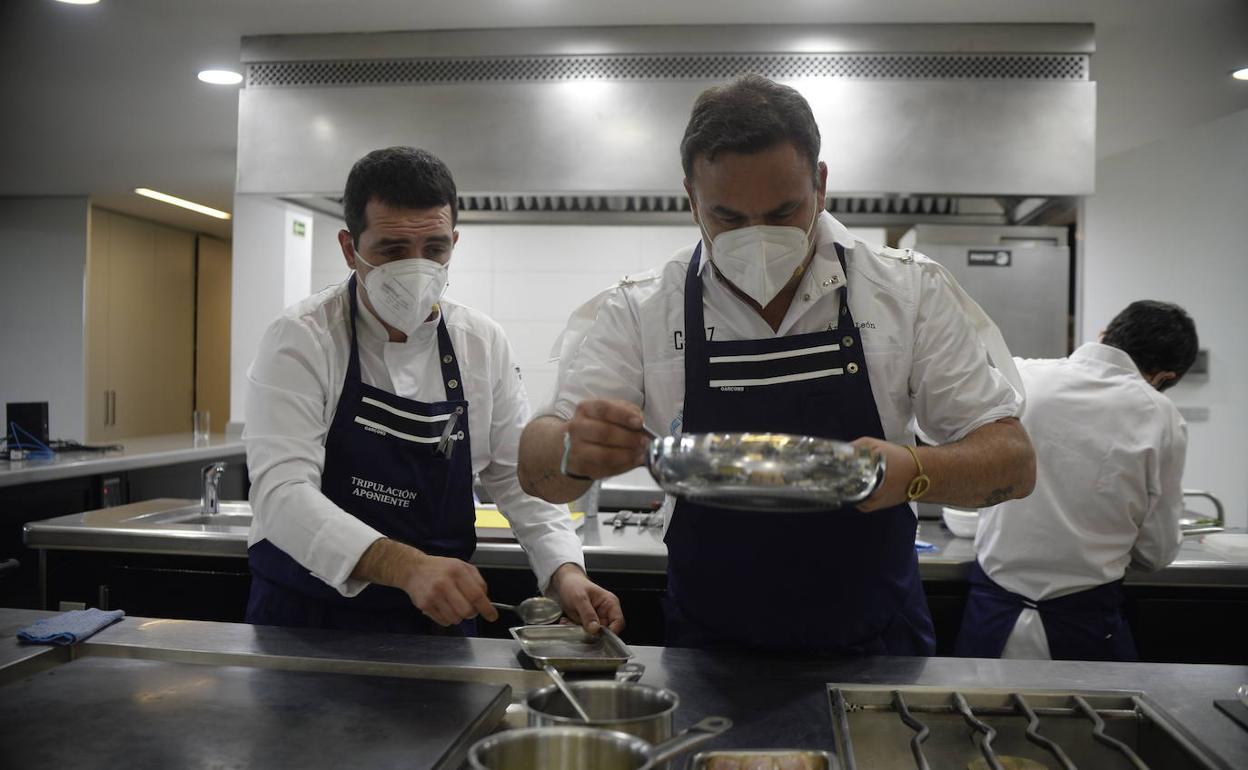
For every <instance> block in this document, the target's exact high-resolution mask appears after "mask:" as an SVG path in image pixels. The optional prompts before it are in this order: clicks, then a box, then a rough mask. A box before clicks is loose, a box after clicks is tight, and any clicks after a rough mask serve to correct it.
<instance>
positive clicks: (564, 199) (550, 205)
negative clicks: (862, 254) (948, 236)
mask: <svg viewBox="0 0 1248 770" xmlns="http://www.w3.org/2000/svg"><path fill="white" fill-rule="evenodd" d="M459 210H460V211H461V212H478V211H506V212H569V211H599V212H614V213H639V212H641V213H646V212H654V213H664V212H670V213H679V212H687V211H689V198H688V197H686V196H684V195H605V196H604V195H598V196H595V195H461V196H460V197H459ZM827 210H828V211H830V212H831V213H833V214H902V215H906V214H915V215H919V214H922V215H933V214H935V215H955V214H957V213H958V199H957V198H952V197H947V196H917V195H907V196H900V195H895V196H887V197H883V196H882V197H870V198H844V197H831V198H828V200H827Z"/></svg>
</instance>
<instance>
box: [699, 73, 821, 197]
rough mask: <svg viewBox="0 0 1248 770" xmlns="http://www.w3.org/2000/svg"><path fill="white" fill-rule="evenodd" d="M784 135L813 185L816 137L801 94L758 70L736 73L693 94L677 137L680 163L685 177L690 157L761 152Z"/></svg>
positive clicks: (816, 168) (816, 165)
mask: <svg viewBox="0 0 1248 770" xmlns="http://www.w3.org/2000/svg"><path fill="white" fill-rule="evenodd" d="M785 141H788V142H792V143H793V145H794V146H795V147H796V148H797V150H798V152H800V153H802V154H803V155H805V156H806V159H807V160H809V161H810V167H811V175H812V178H813V179H814V181H815V185H816V186H818V184H819V146H820V141H821V140H820V137H819V126H818V125H817V124H816V123H815V115H814V113H813V112H811V110H810V105H809V104H808V103H807V102H806V99H805V98H804V97H803V96H802V95H801V94H800V93H798V92H797V89H794V88H790V87H789V86H784V85H780V84H779V83H776V82H774V81H772V80H769V79H767V78H765V77H763V76H762V75H754V74H749V75H740V76H738V77H736V78H734V79H733V80H731V81H729V82H727V83H724V84H722V85H718V86H714V87H712V88H708V89H706V90H705V91H703V92H702V93H701V94H700V95H699V96H698V100H697V101H696V102H694V104H693V112H692V113H691V114H690V115H689V125H687V126H686V127H685V136H684V138H683V139H681V140H680V164H681V166H683V167H684V169H685V178H686V179H693V162H694V160H696V159H697V158H698V156H700V155H705V156H706V159H707V160H709V161H713V160H715V156H716V155H717V154H719V153H721V152H740V153H746V154H750V153H756V152H762V151H763V150H768V149H771V148H772V147H775V146H776V145H777V144H780V143H781V142H785Z"/></svg>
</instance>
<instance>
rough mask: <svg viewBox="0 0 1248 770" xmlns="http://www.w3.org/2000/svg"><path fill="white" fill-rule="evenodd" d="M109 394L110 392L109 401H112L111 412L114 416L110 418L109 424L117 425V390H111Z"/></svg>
mask: <svg viewBox="0 0 1248 770" xmlns="http://www.w3.org/2000/svg"><path fill="white" fill-rule="evenodd" d="M108 394H109V403H110V407H109V413H110V414H111V415H112V417H110V418H109V423H108V424H109V425H112V426H116V425H117V391H115V390H110V391H108Z"/></svg>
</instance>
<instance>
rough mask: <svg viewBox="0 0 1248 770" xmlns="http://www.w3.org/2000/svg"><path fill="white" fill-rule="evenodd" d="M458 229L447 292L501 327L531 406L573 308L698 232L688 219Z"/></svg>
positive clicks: (662, 258) (543, 393)
mask: <svg viewBox="0 0 1248 770" xmlns="http://www.w3.org/2000/svg"><path fill="white" fill-rule="evenodd" d="M459 230H460V237H459V243H458V245H457V246H456V248H455V256H454V258H453V259H452V261H451V286H450V288H449V289H448V290H447V294H448V295H449V296H451V297H453V298H455V299H457V300H459V301H461V302H463V303H465V304H468V305H471V306H473V307H475V308H477V309H478V310H481V311H483V312H485V313H486V314H487V315H489V316H491V317H492V318H494V320H496V321H498V322H499V323H500V324H501V325H502V326H503V328H504V329H505V330H506V332H507V338H508V339H509V340H510V341H511V345H512V348H513V349H514V350H515V351H516V360H517V362H518V363H519V365H520V369H521V372H522V374H523V377H524V383H525V387H526V389H527V390H528V394H529V401H530V402H531V403H532V404H533V406H534V408H538V407H540V405H542V404H544V403H545V402H546V401H548V400H549V399H550V396H551V392H552V391H553V389H554V383H555V372H556V370H555V365H554V364H552V363H550V361H549V356H550V348H551V346H552V345H553V344H554V341H555V338H556V337H558V335H559V332H560V331H562V329H563V326H564V324H565V323H566V322H567V319H568V316H569V315H571V314H572V311H573V310H575V309H576V308H577V307H578V306H579V305H580V304H581V303H583V302H585V301H586V300H588V299H589V298H590V297H592V296H593V295H594V294H597V293H598V292H599V291H601V290H603V289H605V288H607V287H609V286H611V285H612V284H614V283H615V282H617V281H619V280H620V278H622V277H624V276H625V275H627V274H629V273H636V272H639V271H641V270H646V269H649V268H651V267H658V266H660V265H662V264H663V263H664V262H666V261H667V259H668V257H670V256H671V255H672V254H673V253H674V252H675V251H676V250H677V249H679V248H681V247H683V246H688V245H689V244H692V243H694V242H695V241H696V240H697V238H698V231H697V228H696V227H694V226H693V225H692V224H690V225H681V226H670V225H649V226H614V225H594V226H575V225H483V224H475V225H474V224H467V225H461V226H460V228H459Z"/></svg>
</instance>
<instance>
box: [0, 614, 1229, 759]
mask: <svg viewBox="0 0 1248 770" xmlns="http://www.w3.org/2000/svg"><path fill="white" fill-rule="evenodd" d="M46 614H47V613H38V612H31V611H18V610H0V681H13V678H14V677H18V676H24V675H27V674H28V673H29V672H33V671H38V670H40V669H42V668H45V667H47V666H50V665H53V662H54V660H59V659H65V658H67V657H68V656H67V655H66V652H65V650H63V649H52V648H37V649H38V650H39V652H38V654H36V655H33V656H31V655H27V654H26V653H25V651H26V650H29V649H30V648H22V647H21V646H20V645H18V643H17V642H16V641H15V640H14V639H13V637H12V629H15V628H16V627H18V626H19V625H21V624H24V623H26V622H30V621H32V620H34V619H35V618H37V617H41V616H44V615H46ZM625 638H626V639H627V631H626V633H625ZM15 649H16V650H19V651H20V653H19V652H15ZM633 650H634V652H635V653H636V659H637V661H638V662H640V663H643V664H644V665H645V666H646V672H645V675H644V677H643V679H642V681H643V682H645V683H649V684H654V685H658V686H665V687H671V688H672V689H674V690H676V691H677V692H678V693H679V694H680V696H681V707H680V709H679V710H678V712H677V714H676V721H677V726H678V727H683V726H685V725H688V724H690V723H692V722H693V721H695V720H697V719H699V718H701V717H703V716H706V715H710V714H721V715H724V716H728V717H730V718H732V719H733V720H734V722H735V726H734V727H733V728H732V730H730V731H729V732H728V733H726V734H725V735H723V736H721V737H720V738H717V739H716V740H715V742H714V743H713V744H712V746H715V747H720V748H780V747H784V748H815V749H827V750H832V749H833V748H834V738H833V731H832V725H831V718H830V714H829V709H828V698H827V691H826V684H827V683H839V684H872V685H923V686H933V687H950V688H960V689H971V688H1013V689H1023V688H1037V689H1043V690H1048V691H1054V690H1066V689H1069V690H1090V689H1095V690H1132V691H1143V692H1145V693H1147V694H1148V695H1149V696H1150V697H1151V698H1152V699H1153V700H1154V701H1155V702H1156V703H1157V704H1158V705H1159V706H1160V707H1161V708H1163V709H1164V710H1165V711H1166V712H1168V713H1169V714H1170V715H1171V716H1172V717H1174V718H1175V719H1176V720H1178V722H1179V723H1181V725H1182V727H1183V729H1184V730H1185V732H1186V733H1187V734H1188V735H1189V736H1190V737H1191V738H1192V739H1194V740H1195V741H1196V742H1197V743H1198V744H1200V745H1201V746H1202V747H1204V749H1206V750H1207V751H1208V752H1209V753H1210V754H1211V755H1212V756H1213V757H1214V758H1215V762H1216V763H1218V764H1219V766H1221V767H1225V768H1228V769H1229V768H1235V767H1244V766H1246V764H1248V731H1245V730H1243V729H1242V728H1240V727H1239V726H1238V725H1237V724H1236V723H1234V722H1233V721H1231V720H1230V719H1229V718H1227V717H1226V716H1224V715H1222V714H1221V713H1219V712H1218V711H1216V710H1215V708H1214V706H1213V704H1212V701H1213V700H1214V699H1220V698H1228V697H1232V695H1233V693H1234V690H1235V687H1236V686H1237V685H1238V684H1240V683H1243V682H1248V667H1242V666H1207V665H1165V664H1146V663H1083V662H1052V661H998V660H978V659H956V658H886V657H873V658H795V657H793V656H787V657H771V656H765V655H750V656H748V657H746V656H741V655H735V654H728V653H715V652H706V651H694V650H684V649H677V648H660V647H640V646H639V647H634V648H633ZM74 656H75V658H78V659H82V658H90V657H92V656H98V657H101V658H125V659H135V660H149V661H166V662H174V663H184V664H199V665H208V666H242V667H249V668H258V669H280V670H287V671H291V670H293V671H316V672H337V673H350V674H358V675H374V676H376V675H380V676H389V677H409V678H422V679H450V680H457V681H477V682H486V683H492V684H509V685H511V686H512V688H513V694H514V696H515V697H516V698H517V699H519V698H521V697H522V696H523V695H524V693H525V692H526V691H527V690H529V689H531V688H533V687H537V686H542V685H544V684H546V679H545V677H544V675H543V674H542V673H541V672H538V671H535V670H529V669H527V668H525V666H524V664H523V661H522V660H521V658H520V657H519V656H518V654H517V647H516V645H515V643H514V642H511V641H503V640H488V639H456V638H444V637H419V636H410V637H409V636H398V635H388V634H355V633H347V632H335V631H320V630H309V629H283V628H274V627H262V626H247V625H241V624H230V623H208V622H198V621H183V620H158V619H145V618H126V619H125V620H123V621H122V622H120V623H118V624H116V625H114V626H111V627H109V628H107V629H105V630H104V631H102V632H101V633H99V634H97V635H96V636H95V637H93V638H92V639H90V640H88V641H87V642H85V643H83V644H81V645H78V646H77V647H76V648H74ZM44 658H46V660H41V659H44ZM325 707H326V708H329V709H332V708H333V704H332V702H331V703H327V704H326V705H325ZM3 729H4V728H3V726H0V730H3ZM222 740H227V741H228V740H229V738H222ZM74 751H75V747H74V746H65V747H64V757H63V759H64V760H65V761H64V762H62V764H73V762H72V760H74V758H75V755H74ZM117 758H120V755H119V757H114V758H112V759H117ZM103 759H109V758H107V757H106V758H103ZM97 763H98V759H97Z"/></svg>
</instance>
